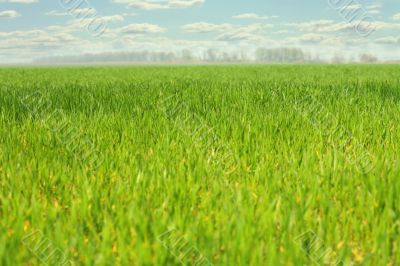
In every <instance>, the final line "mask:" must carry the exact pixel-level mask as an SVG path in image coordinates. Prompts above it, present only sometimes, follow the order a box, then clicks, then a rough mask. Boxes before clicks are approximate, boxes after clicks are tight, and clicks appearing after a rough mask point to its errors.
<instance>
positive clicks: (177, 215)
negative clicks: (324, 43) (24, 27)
mask: <svg viewBox="0 0 400 266" xmlns="http://www.w3.org/2000/svg"><path fill="white" fill-rule="evenodd" d="M399 152H400V67H399V66H395V65H393V66H389V65H374V66H368V65H347V66H335V65H331V66H322V65H313V66H311V65H309V66H308V65H305V66H294V65H271V66H176V67H172V66H157V67H156V66H146V67H139V66H137V67H128V66H126V67H64V68H45V67H36V68H33V67H32V68H0V188H1V189H0V265H134V266H135V265H202V266H203V265H312V264H314V265H399V264H400V181H399V177H400V164H399V157H398V156H399Z"/></svg>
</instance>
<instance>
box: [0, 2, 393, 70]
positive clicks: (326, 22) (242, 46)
mask: <svg viewBox="0 0 400 266" xmlns="http://www.w3.org/2000/svg"><path fill="white" fill-rule="evenodd" d="M259 47H265V48H274V47H298V48H302V49H304V50H306V51H308V52H309V53H311V54H318V55H319V56H321V57H330V56H335V55H340V56H345V57H346V58H347V57H353V56H354V57H357V56H358V55H359V54H360V53H371V54H374V55H376V56H378V57H380V58H381V59H387V60H390V59H400V2H399V1H398V0H358V1H357V0H308V1H299V0H280V1H276V0H96V1H94V0H0V63H12V62H29V61H30V60H32V59H34V58H40V57H43V56H52V55H78V54H84V53H102V52H112V51H136V50H152V51H153V50H154V51H177V50H182V49H189V50H191V51H192V52H193V53H201V52H202V51H204V50H205V49H208V48H215V49H220V50H224V51H232V52H234V51H238V52H243V51H245V52H249V53H250V52H251V51H254V50H255V49H257V48H259Z"/></svg>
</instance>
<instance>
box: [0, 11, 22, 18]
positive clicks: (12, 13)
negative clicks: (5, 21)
mask: <svg viewBox="0 0 400 266" xmlns="http://www.w3.org/2000/svg"><path fill="white" fill-rule="evenodd" d="M19 16H21V14H19V13H18V12H17V11H15V10H5V11H0V18H16V17H19Z"/></svg>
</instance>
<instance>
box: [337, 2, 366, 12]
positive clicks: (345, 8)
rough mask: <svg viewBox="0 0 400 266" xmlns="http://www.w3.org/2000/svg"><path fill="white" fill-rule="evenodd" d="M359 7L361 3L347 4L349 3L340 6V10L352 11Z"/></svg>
mask: <svg viewBox="0 0 400 266" xmlns="http://www.w3.org/2000/svg"><path fill="white" fill-rule="evenodd" d="M361 8H362V5H361V4H349V5H346V6H343V7H341V8H340V10H345V11H352V10H358V9H361Z"/></svg>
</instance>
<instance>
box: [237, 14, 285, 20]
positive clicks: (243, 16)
mask: <svg viewBox="0 0 400 266" xmlns="http://www.w3.org/2000/svg"><path fill="white" fill-rule="evenodd" d="M232 18H234V19H271V18H279V16H261V15H258V14H256V13H244V14H240V15H237V16H233V17H232Z"/></svg>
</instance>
